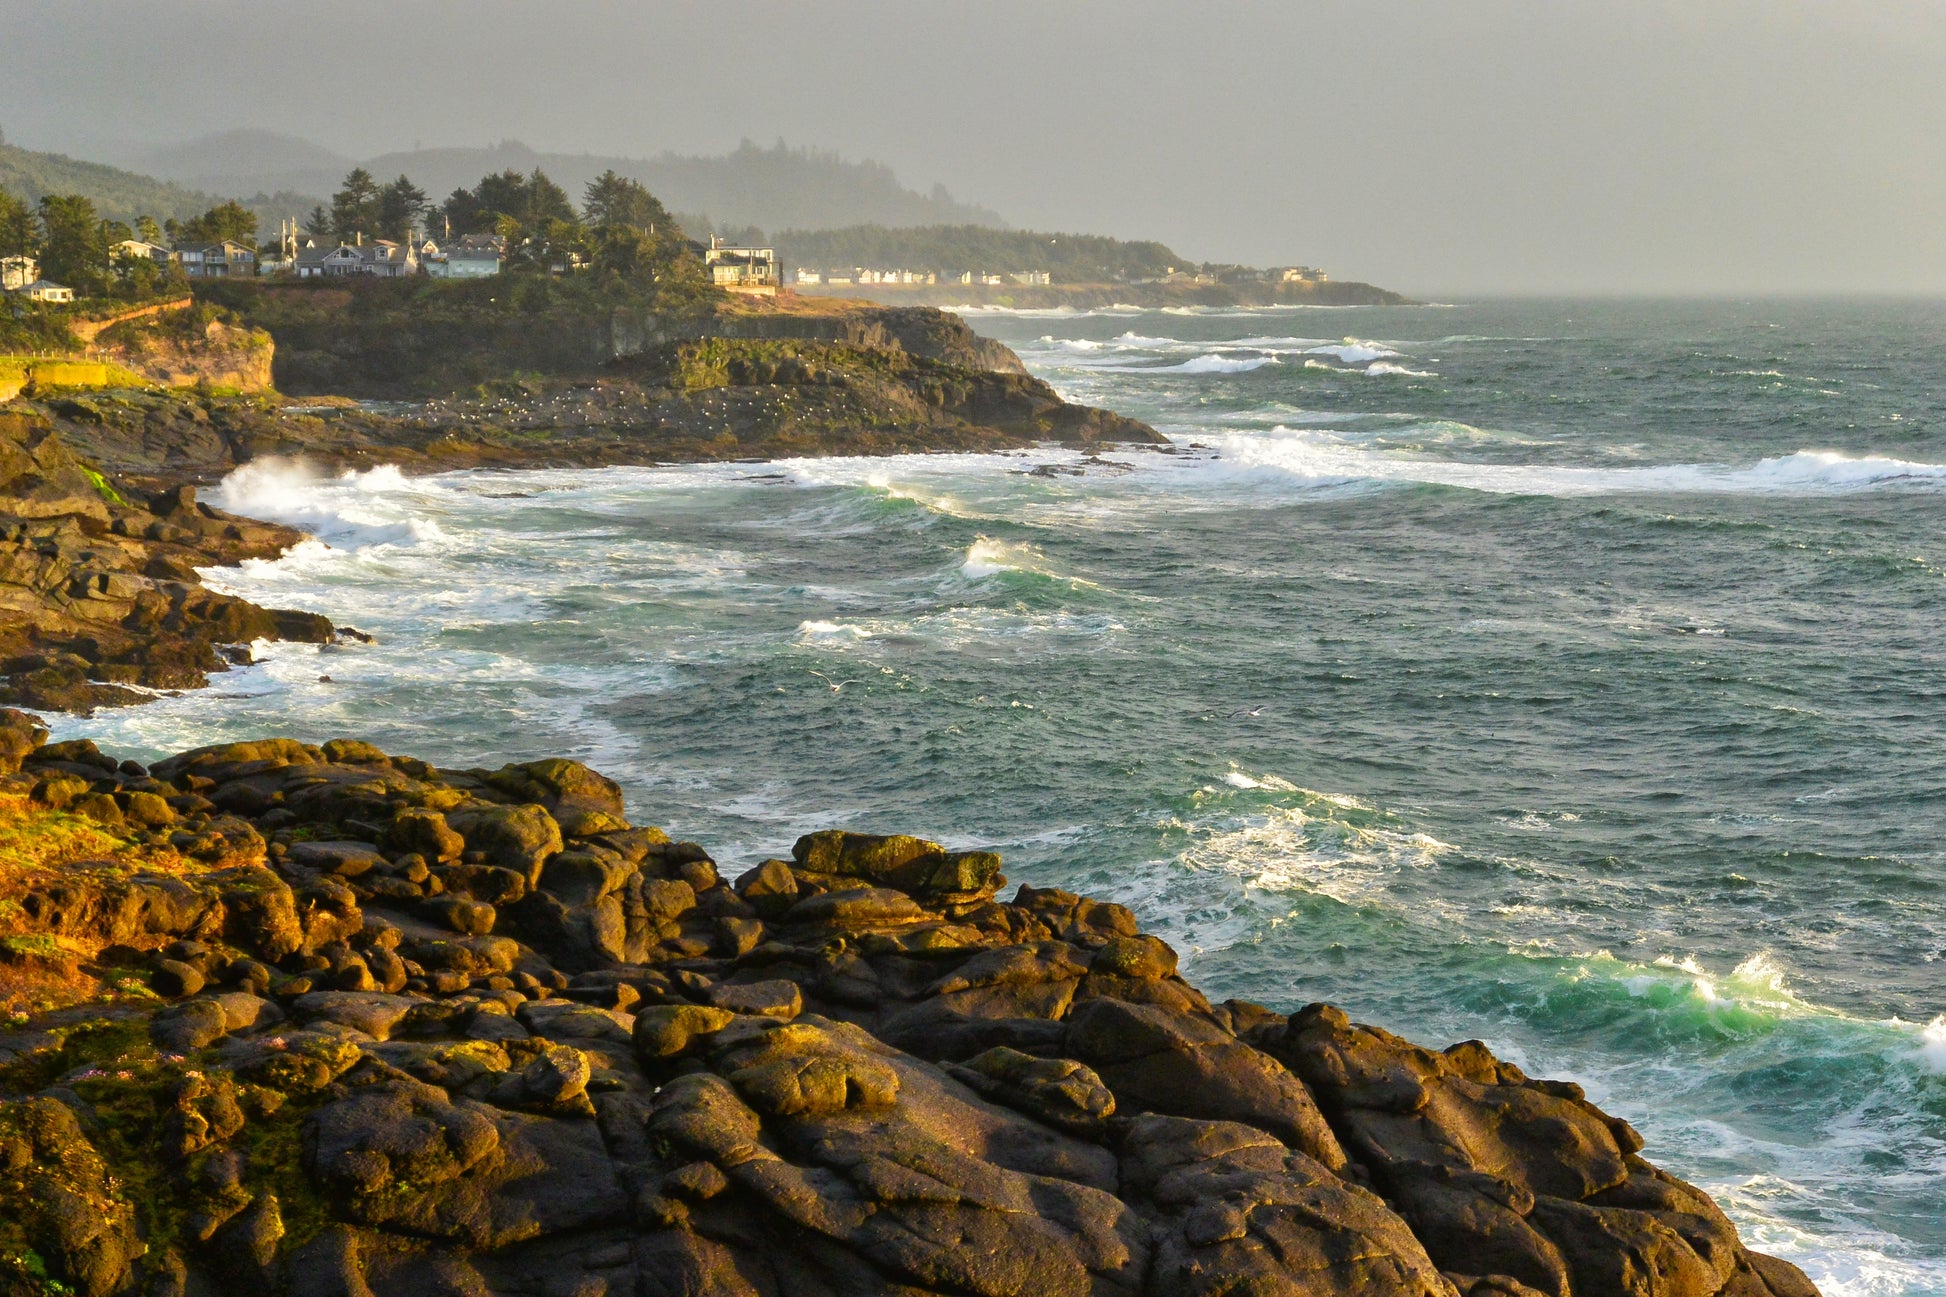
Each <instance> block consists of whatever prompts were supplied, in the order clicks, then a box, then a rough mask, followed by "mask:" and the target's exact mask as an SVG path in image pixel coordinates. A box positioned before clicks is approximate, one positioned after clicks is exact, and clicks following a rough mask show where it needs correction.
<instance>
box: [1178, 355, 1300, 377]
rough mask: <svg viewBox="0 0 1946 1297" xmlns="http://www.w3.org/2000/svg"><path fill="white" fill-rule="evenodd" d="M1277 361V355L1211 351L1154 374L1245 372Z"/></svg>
mask: <svg viewBox="0 0 1946 1297" xmlns="http://www.w3.org/2000/svg"><path fill="white" fill-rule="evenodd" d="M1276 363H1277V357H1275V356H1225V355H1220V354H1217V353H1214V352H1212V353H1210V354H1208V355H1204V356H1197V357H1195V358H1194V359H1191V360H1185V361H1183V362H1182V364H1180V365H1163V366H1161V367H1160V368H1157V369H1151V370H1150V371H1148V372H1150V373H1152V374H1245V373H1248V372H1250V371H1251V370H1253V369H1262V368H1263V367H1264V366H1265V365H1274V364H1276Z"/></svg>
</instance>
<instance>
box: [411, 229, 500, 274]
mask: <svg viewBox="0 0 1946 1297" xmlns="http://www.w3.org/2000/svg"><path fill="white" fill-rule="evenodd" d="M431 242H432V241H431V240H430V239H428V240H427V244H428V246H430V245H431ZM506 255H507V245H506V242H505V241H504V240H503V239H501V237H500V236H499V235H497V234H462V235H460V237H459V239H458V241H457V242H454V243H452V244H449V245H448V246H447V248H446V250H445V252H443V253H437V252H436V254H435V255H434V256H433V257H432V258H431V259H430V260H428V259H425V258H423V257H422V258H421V260H420V264H421V265H423V266H424V267H425V268H426V273H427V274H428V275H431V276H432V277H433V278H435V279H485V278H487V277H489V276H491V275H497V274H499V273H500V266H501V263H502V262H503V261H505V260H506Z"/></svg>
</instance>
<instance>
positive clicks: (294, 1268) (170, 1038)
mask: <svg viewBox="0 0 1946 1297" xmlns="http://www.w3.org/2000/svg"><path fill="white" fill-rule="evenodd" d="M41 736H42V732H41V731H38V730H37V729H36V727H35V725H34V723H33V721H32V719H31V718H29V717H26V716H23V715H21V714H19V713H0V811H4V813H5V815H6V816H7V817H9V818H7V820H6V825H7V828H6V830H5V831H6V832H7V833H10V834H12V835H14V837H15V838H16V839H17V840H20V841H26V840H27V837H26V835H27V834H28V833H29V831H30V830H33V831H34V832H37V833H42V834H45V833H48V832H51V831H52V828H51V826H53V825H56V824H57V823H58V824H59V825H65V826H67V828H66V830H65V831H66V832H68V833H69V834H70V835H71V836H75V835H80V833H81V830H80V829H79V828H77V827H75V826H77V825H79V826H93V827H92V828H91V829H90V830H89V831H90V832H92V833H94V834H95V837H93V838H87V839H85V840H82V839H81V838H79V837H77V845H75V846H74V847H73V849H72V850H70V851H68V852H66V853H65V854H63V853H61V852H49V851H41V852H39V854H36V855H31V856H30V855H28V854H25V853H18V852H17V853H16V854H15V856H14V857H13V859H14V863H12V864H9V865H7V866H6V867H5V869H4V871H0V934H4V935H0V948H4V950H5V951H6V952H8V958H7V961H6V962H5V963H0V989H4V990H5V991H6V995H7V1000H8V1008H9V1010H11V1016H10V1017H7V1018H6V1019H4V1022H5V1029H4V1031H0V1293H9V1294H11V1293H42V1292H55V1291H73V1292H77V1293H84V1294H90V1295H99V1294H113V1293H185V1294H186V1293H212V1294H233V1293H234V1294H246V1293H247V1294H253V1295H254V1294H259V1293H291V1294H365V1293H381V1294H384V1293H415V1294H416V1293H435V1294H443V1293H450V1294H489V1293H491V1294H516V1293H518V1294H580V1295H586V1297H593V1295H596V1294H640V1295H641V1297H663V1295H664V1294H669V1295H674V1294H685V1295H702V1294H709V1295H712V1297H715V1295H721V1297H732V1295H735V1297H744V1295H758V1294H761V1295H763V1297H772V1295H775V1294H832V1295H834V1297H835V1295H837V1294H886V1295H887V1297H890V1295H892V1294H898V1295H899V1297H917V1295H918V1294H927V1293H936V1294H981V1295H987V1294H992V1295H995V1297H997V1295H1000V1294H1016V1293H1032V1294H1036V1297H1039V1295H1041V1294H1084V1293H1085V1294H1095V1293H1100V1294H1131V1295H1133V1294H1153V1295H1156V1297H1161V1295H1163V1294H1183V1293H1189V1294H1203V1293H1207V1294H1246V1293H1247V1294H1284V1293H1288V1294H1340V1293H1343V1294H1353V1293H1357V1294H1428V1295H1431V1294H1438V1295H1441V1297H1451V1295H1452V1294H1468V1295H1469V1297H1487V1295H1488V1294H1501V1295H1504V1297H1525V1295H1527V1294H1533V1293H1543V1294H1550V1295H1551V1297H1595V1295H1596V1294H1643V1295H1645V1297H1646V1295H1647V1294H1658V1295H1667V1297H1688V1295H1690V1294H1695V1295H1696V1297H1709V1295H1714V1294H1734V1295H1736V1297H1765V1295H1766V1294H1769V1295H1771V1297H1799V1295H1801V1294H1810V1293H1812V1292H1813V1291H1814V1290H1813V1289H1812V1288H1811V1286H1810V1284H1809V1283H1808V1282H1807V1281H1806V1280H1805V1279H1804V1278H1803V1276H1802V1275H1801V1274H1799V1273H1798V1272H1797V1271H1796V1270H1795V1269H1794V1268H1792V1267H1791V1266H1789V1265H1788V1264H1786V1263H1784V1262H1781V1261H1777V1260H1774V1259H1771V1258H1767V1257H1763V1256H1760V1255H1757V1254H1755V1253H1752V1252H1750V1251H1748V1250H1747V1249H1745V1248H1744V1247H1743V1246H1742V1245H1741V1243H1740V1242H1739V1241H1738V1238H1737V1235H1736V1231H1735V1230H1734V1228H1733V1227H1732V1226H1731V1225H1730V1223H1729V1222H1728V1221H1727V1220H1726V1219H1725V1218H1724V1217H1723V1216H1722V1214H1721V1213H1720V1212H1719V1211H1718V1210H1717V1209H1716V1207H1715V1206H1714V1205H1713V1204H1712V1203H1711V1202H1710V1201H1709V1199H1708V1198H1707V1197H1706V1196H1705V1195H1704V1194H1702V1193H1701V1192H1700V1191H1698V1190H1696V1189H1695V1188H1693V1187H1692V1186H1689V1185H1686V1184H1684V1183H1683V1182H1681V1181H1680V1180H1677V1179H1675V1178H1674V1177H1671V1176H1669V1175H1667V1174H1666V1173H1664V1172H1662V1171H1660V1170H1658V1169H1657V1168H1655V1167H1654V1166H1653V1165H1651V1164H1650V1163H1649V1162H1647V1161H1645V1160H1643V1158H1642V1156H1641V1152H1642V1148H1641V1140H1640V1138H1639V1137H1638V1136H1637V1135H1636V1134H1635V1132H1634V1131H1633V1130H1632V1129H1631V1128H1630V1127H1629V1126H1628V1125H1627V1123H1625V1122H1622V1121H1620V1120H1618V1119H1616V1118H1613V1117H1610V1116H1608V1115H1606V1114H1604V1113H1602V1112H1600V1111H1599V1110H1598V1109H1596V1108H1595V1107H1594V1106H1593V1105H1591V1104H1590V1103H1588V1102H1587V1100H1586V1098H1585V1096H1584V1095H1583V1094H1582V1093H1581V1091H1580V1089H1579V1088H1578V1087H1576V1086H1574V1085H1572V1084H1567V1083H1559V1082H1549V1081H1539V1080H1534V1079H1532V1078H1529V1077H1527V1076H1525V1075H1523V1074H1522V1073H1521V1072H1520V1070H1519V1069H1518V1068H1515V1067H1513V1066H1512V1065H1510V1064H1508V1063H1505V1062H1502V1061H1500V1060H1497V1059H1495V1058H1494V1057H1493V1056H1492V1054H1491V1053H1490V1052H1489V1051H1488V1050H1487V1049H1486V1048H1485V1047H1484V1046H1482V1045H1480V1044H1479V1043H1478V1042H1466V1043H1462V1044H1458V1045H1454V1046H1452V1047H1451V1048H1448V1049H1445V1050H1431V1049H1426V1048H1423V1047H1420V1046H1417V1045H1414V1044H1412V1043H1410V1042H1407V1041H1405V1040H1402V1039H1400V1038H1398V1037H1396V1036H1393V1035H1390V1034H1389V1033H1386V1032H1384V1031H1382V1030H1380V1029H1378V1028H1375V1027H1369V1026H1363V1025H1359V1024H1355V1023H1353V1022H1351V1021H1350V1020H1349V1019H1348V1018H1347V1017H1346V1015H1345V1014H1343V1013H1342V1012H1340V1011H1339V1010H1337V1009H1335V1008H1332V1007H1330V1006H1326V1005H1315V1004H1314V1005H1308V1006H1305V1007H1303V1008H1301V1009H1299V1010H1298V1011H1297V1012H1295V1013H1294V1014H1291V1015H1289V1016H1286V1015H1284V1014H1282V1013H1278V1012H1274V1011H1273V1010H1271V1009H1269V1008H1266V1007H1263V1006H1257V1005H1250V1004H1245V1003H1242V1002H1238V1001H1231V1002H1227V1003H1225V1004H1222V1005H1211V1004H1210V1003H1209V1002H1208V1001H1207V1000H1206V999H1205V998H1204V997H1203V996H1201V995H1200V994H1198V993H1197V992H1196V991H1195V990H1194V988H1192V987H1191V986H1189V985H1188V983H1186V982H1185V981H1184V980H1183V979H1182V977H1181V975H1180V973H1179V972H1178V971H1177V967H1176V957H1175V953H1174V952H1173V951H1172V950H1170V949H1169V947H1168V946H1167V944H1166V943H1164V942H1162V941H1161V940H1160V939H1158V938H1156V937H1154V936H1152V935H1148V934H1144V933H1142V932H1141V931H1140V929H1139V924H1138V922H1137V917H1136V916H1135V915H1133V914H1131V913H1130V912H1129V911H1128V910H1126V909H1125V908H1123V907H1121V906H1117V905H1112V904H1103V903H1099V902H1094V901H1090V900H1087V899H1085V898H1081V897H1077V896H1074V895H1071V894H1069V893H1065V892H1061V891H1056V890H1052V889H1036V888H1032V887H1020V888H1018V889H1015V890H1014V892H1013V893H1012V896H1011V899H1001V898H1002V896H1003V895H1004V894H1005V891H1004V889H1005V887H1006V880H1005V879H1004V877H1003V876H1002V874H1001V872H1000V868H1001V865H1000V861H999V860H998V859H997V858H996V857H994V856H992V855H990V854H986V853H979V852H951V851H947V850H945V849H943V848H941V847H939V846H937V845H935V844H933V843H930V842H927V841H925V840H923V839H919V838H882V837H868V836H863V835H856V834H846V833H837V832H825V833H817V834H811V835H807V836H806V837H804V838H802V839H800V840H799V841H798V842H797V843H796V845H795V848H794V849H793V850H792V851H791V852H790V853H789V858H788V859H786V858H782V857H780V858H778V859H772V860H768V861H764V862H761V863H753V864H752V865H750V866H749V867H747V868H741V869H727V868H719V866H718V864H717V862H715V861H713V860H712V859H711V858H710V857H709V855H708V853H707V852H706V851H705V850H704V849H703V848H701V847H699V846H697V845H696V844H694V843H686V842H672V841H671V840H670V839H669V838H668V837H667V836H666V835H665V834H663V833H662V832H660V831H658V830H655V829H649V828H640V827H634V826H633V825H631V823H630V822H629V819H628V818H627V816H626V814H625V808H624V807H623V805H622V802H621V798H620V795H619V792H618V791H617V790H616V789H615V788H614V785H612V784H611V783H609V782H608V781H607V780H605V779H602V778H601V777H600V776H599V775H597V774H595V773H594V772H593V771H590V770H588V769H587V768H586V767H583V766H580V765H578V764H576V763H574V762H569V761H549V762H532V763H525V764H520V765H508V766H503V767H500V768H498V769H488V768H480V769H472V770H444V769H435V768H434V767H432V766H429V765H427V764H426V763H424V762H420V761H416V760H414V759H411V758H407V757H393V756H388V755H386V754H384V753H381V752H379V751H378V750H376V749H374V748H372V747H370V745H367V744H363V743H358V742H350V741H336V742H333V743H329V744H325V745H323V746H321V747H320V746H311V745H307V744H302V743H297V742H293V741H290V740H264V741H260V742H251V743H238V744H230V745H226V746H223V747H217V748H208V749H201V750H198V751H195V752H190V753H185V754H182V755H181V756H178V757H174V758H171V759H169V760H167V761H163V762H158V763H157V764H156V765H154V766H153V767H152V768H149V769H146V770H144V769H142V768H141V767H139V766H136V765H134V763H121V762H117V761H114V760H112V759H111V758H109V757H106V756H103V755H102V754H100V753H97V752H96V751H95V750H94V749H93V746H92V745H91V744H87V743H67V744H60V745H54V746H47V745H45V744H44V743H43V742H42V741H41ZM141 797H152V798H155V799H156V801H157V803H158V804H159V806H160V807H161V808H162V809H163V810H164V811H166V812H168V816H167V818H165V817H164V816H162V815H161V814H160V813H159V812H158V813H153V814H151V815H149V816H148V818H147V819H145V820H142V821H141V822H139V823H138V822H137V818H136V817H133V816H131V815H130V814H129V812H128V808H129V807H131V806H133V805H137V804H141V805H146V803H137V802H136V800H135V799H137V798H141ZM63 799H65V800H64V804H65V805H66V806H68V807H70V808H77V809H70V810H56V809H55V803H56V802H57V801H63ZM111 812H114V815H111ZM115 815H119V817H120V818H119V820H118V821H117V820H115ZM90 817H98V818H90ZM151 821H156V822H151ZM36 840H37V841H38V840H39V839H36ZM0 845H4V844H0ZM89 850H95V851H101V852H104V853H105V854H104V855H103V858H101V859H91V858H87V854H86V853H87V852H88V851H89ZM1299 983H1300V984H1299V985H1298V986H1295V987H1294V988H1293V996H1292V999H1293V1001H1294V1002H1295V1001H1301V999H1302V990H1301V978H1300V979H1299ZM53 1284H61V1285H66V1287H65V1288H64V1289H63V1288H55V1287H52V1286H50V1285H53Z"/></svg>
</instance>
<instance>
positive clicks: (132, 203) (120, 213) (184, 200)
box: [0, 144, 317, 227]
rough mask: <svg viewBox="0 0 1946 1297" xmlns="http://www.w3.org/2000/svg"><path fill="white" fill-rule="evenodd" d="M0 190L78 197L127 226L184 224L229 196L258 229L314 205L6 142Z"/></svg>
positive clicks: (28, 197) (0, 151) (24, 195)
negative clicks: (141, 220) (175, 180)
mask: <svg viewBox="0 0 1946 1297" xmlns="http://www.w3.org/2000/svg"><path fill="white" fill-rule="evenodd" d="M0 190H5V191H6V192H7V193H10V194H12V195H13V196H14V197H16V198H20V199H24V200H25V201H26V202H28V203H29V204H33V203H37V202H39V201H40V200H41V198H42V197H44V196H45V195H48V194H80V195H81V196H83V197H84V198H87V199H88V200H89V201H91V202H93V203H94V205H95V211H96V212H97V213H99V214H100V216H101V217H102V218H103V219H105V220H111V221H127V222H133V221H134V220H136V219H137V218H138V217H143V216H153V217H154V218H155V219H156V220H158V221H167V220H170V219H172V218H173V219H175V220H188V219H189V218H191V217H193V216H196V215H197V214H199V213H201V212H204V211H207V210H208V209H210V208H211V207H214V206H216V204H218V203H220V202H222V201H223V200H224V199H226V198H232V197H234V198H236V199H238V200H239V201H240V202H242V203H243V205H244V206H245V207H247V208H249V209H250V210H251V211H253V212H255V213H256V215H257V219H258V222H259V223H260V224H261V225H264V226H266V227H274V226H275V224H276V222H277V221H278V220H280V219H282V218H283V217H286V216H297V215H300V214H302V213H303V212H305V211H307V210H308V209H309V208H310V206H311V204H313V203H315V202H317V199H315V198H308V197H305V196H303V195H300V194H292V193H283V194H265V193H254V194H249V195H246V194H243V193H223V194H215V195H212V194H208V193H203V192H199V191H198V190H195V189H192V188H189V187H187V186H184V185H179V184H171V183H170V182H168V181H165V180H157V179H155V178H154V177H153V176H145V175H140V174H137V173H136V172H133V171H123V170H121V169H120V168H118V167H110V166H104V165H103V164H101V163H99V162H82V161H79V160H78V159H75V158H70V157H67V156H65V155H63V154H59V153H37V152H34V151H33V150H31V149H23V148H17V147H15V146H13V145H9V144H0Z"/></svg>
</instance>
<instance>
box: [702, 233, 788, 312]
mask: <svg viewBox="0 0 1946 1297" xmlns="http://www.w3.org/2000/svg"><path fill="white" fill-rule="evenodd" d="M703 265H704V266H705V267H706V268H707V269H708V270H709V278H710V282H711V283H712V284H715V285H716V286H717V287H718V288H722V289H727V290H728V291H730V292H732V293H755V294H758V295H760V296H764V297H775V296H776V295H777V278H778V276H777V250H776V249H775V248H739V247H733V246H731V245H729V244H727V243H724V242H723V240H722V239H720V238H718V237H717V236H716V235H714V234H712V235H710V240H709V247H707V248H705V249H703Z"/></svg>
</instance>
